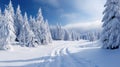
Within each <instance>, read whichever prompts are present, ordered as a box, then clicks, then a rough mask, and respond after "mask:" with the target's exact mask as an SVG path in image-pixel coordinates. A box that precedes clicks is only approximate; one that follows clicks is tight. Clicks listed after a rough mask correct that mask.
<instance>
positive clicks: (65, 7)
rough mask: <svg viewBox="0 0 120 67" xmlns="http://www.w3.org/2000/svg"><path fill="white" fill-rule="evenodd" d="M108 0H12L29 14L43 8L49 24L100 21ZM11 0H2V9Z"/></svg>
mask: <svg viewBox="0 0 120 67" xmlns="http://www.w3.org/2000/svg"><path fill="white" fill-rule="evenodd" d="M105 1H106V0H12V2H13V6H14V7H15V9H16V7H17V5H18V4H20V6H21V10H22V12H23V13H24V12H25V11H26V12H27V13H28V15H33V16H35V15H36V14H37V11H38V9H39V8H42V12H43V16H44V18H45V19H48V21H49V24H51V25H52V24H53V25H55V24H57V23H61V24H62V25H67V24H72V23H85V22H91V21H100V20H101V18H102V12H103V10H104V4H105ZM8 2H9V0H0V7H1V8H2V10H3V9H4V8H3V7H5V5H7V4H8Z"/></svg>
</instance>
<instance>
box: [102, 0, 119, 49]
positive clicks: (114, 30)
mask: <svg viewBox="0 0 120 67" xmlns="http://www.w3.org/2000/svg"><path fill="white" fill-rule="evenodd" d="M119 1H120V0H107V2H106V4H105V7H106V9H105V11H104V12H103V13H104V17H103V20H102V21H103V22H104V24H103V26H102V27H103V31H102V37H101V41H102V43H103V48H106V49H118V48H119V46H120V2H119Z"/></svg>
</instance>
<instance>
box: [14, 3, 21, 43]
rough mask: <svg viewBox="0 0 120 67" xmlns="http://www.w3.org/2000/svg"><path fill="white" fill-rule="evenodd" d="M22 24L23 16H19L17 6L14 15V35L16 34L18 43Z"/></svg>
mask: <svg viewBox="0 0 120 67" xmlns="http://www.w3.org/2000/svg"><path fill="white" fill-rule="evenodd" d="M22 24H23V16H22V14H21V10H20V6H19V5H18V7H17V10H16V14H15V33H16V41H18V36H19V34H20V30H21V27H22Z"/></svg>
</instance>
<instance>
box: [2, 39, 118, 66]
mask: <svg viewBox="0 0 120 67" xmlns="http://www.w3.org/2000/svg"><path fill="white" fill-rule="evenodd" d="M99 45H100V43H99V41H96V42H89V41H84V40H80V41H54V42H53V44H50V45H44V46H39V47H37V48H27V47H20V46H13V48H14V50H11V51H10V50H9V51H0V67H119V66H120V64H119V62H120V60H119V57H120V50H119V49H118V50H114V51H113V50H111V51H110V50H104V49H101V48H100V46H99Z"/></svg>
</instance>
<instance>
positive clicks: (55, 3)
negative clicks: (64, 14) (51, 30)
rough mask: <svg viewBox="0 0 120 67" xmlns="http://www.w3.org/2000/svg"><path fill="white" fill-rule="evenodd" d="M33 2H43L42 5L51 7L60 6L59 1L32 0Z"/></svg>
mask: <svg viewBox="0 0 120 67" xmlns="http://www.w3.org/2000/svg"><path fill="white" fill-rule="evenodd" d="M34 1H36V2H43V3H46V4H49V5H51V6H53V7H59V6H60V4H59V0H34Z"/></svg>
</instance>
